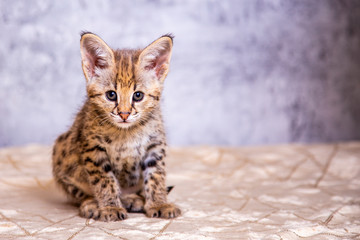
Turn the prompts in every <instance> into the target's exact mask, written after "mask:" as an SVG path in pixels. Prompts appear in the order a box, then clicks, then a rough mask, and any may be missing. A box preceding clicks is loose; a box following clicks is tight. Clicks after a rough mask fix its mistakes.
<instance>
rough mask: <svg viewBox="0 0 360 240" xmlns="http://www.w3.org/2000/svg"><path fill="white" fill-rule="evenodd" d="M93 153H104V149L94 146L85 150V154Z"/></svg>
mask: <svg viewBox="0 0 360 240" xmlns="http://www.w3.org/2000/svg"><path fill="white" fill-rule="evenodd" d="M93 151H100V152H106V150H105V148H103V147H101V146H100V145H95V146H94V147H92V148H88V149H85V152H93Z"/></svg>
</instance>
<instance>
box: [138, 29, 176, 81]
mask: <svg viewBox="0 0 360 240" xmlns="http://www.w3.org/2000/svg"><path fill="white" fill-rule="evenodd" d="M172 45H173V37H172V36H171V35H165V36H162V37H160V38H159V39H157V40H155V41H154V42H153V43H151V44H150V45H149V46H147V47H146V48H145V49H144V50H143V51H142V52H141V53H140V56H139V62H138V64H139V67H140V71H145V72H147V73H149V74H151V75H155V77H156V79H158V80H159V81H161V82H163V81H164V79H165V77H166V75H167V74H168V72H169V64H170V58H171V49H172Z"/></svg>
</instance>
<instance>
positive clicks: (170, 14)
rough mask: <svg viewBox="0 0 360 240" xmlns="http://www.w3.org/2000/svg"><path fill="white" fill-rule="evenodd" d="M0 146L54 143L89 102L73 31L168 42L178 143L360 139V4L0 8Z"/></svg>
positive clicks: (170, 109)
mask: <svg viewBox="0 0 360 240" xmlns="http://www.w3.org/2000/svg"><path fill="white" fill-rule="evenodd" d="M0 29H1V33H0V43H1V44H0V146H7V145H19V144H26V143H30V142H39V143H48V144H50V143H52V142H53V140H54V139H55V137H56V136H57V135H58V134H60V133H61V132H63V131H65V130H66V129H67V128H68V127H69V126H70V125H71V123H72V120H73V117H74V115H75V113H76V111H77V109H78V108H79V107H80V105H81V103H82V102H83V100H84V98H85V80H84V77H83V75H82V71H81V67H80V53H79V38H80V37H79V32H80V31H82V30H88V31H92V32H94V33H97V34H98V35H100V36H101V37H102V38H103V39H104V40H105V41H106V42H107V43H108V44H109V45H110V46H112V47H115V48H116V47H144V46H146V45H147V44H148V43H150V42H151V41H152V40H154V39H156V38H157V37H159V36H161V35H162V34H164V33H168V32H172V33H173V34H174V35H175V36H176V38H175V45H174V53H173V59H172V65H171V72H170V74H169V76H168V78H167V81H166V86H165V88H166V89H165V92H164V95H165V99H164V102H163V110H164V113H165V120H166V126H167V129H168V138H169V141H170V143H171V144H173V145H179V144H180V145H183V144H185V145H186V144H229V145H240V144H268V143H284V142H319V141H321V142H329V141H341V140H354V139H360V126H359V122H360V1H357V0H354V1H348V0H339V1H335V0H334V1H330V0H329V1H325V0H317V1H313V0H289V1H285V0H284V1H282V0H273V1H270V0H269V1H260V0H239V1H236V0H233V1H231V0H222V1H216V0H209V1H205V0H198V1H196V0H181V1H180V0H179V1H171V0H152V1H150V0H149V1H145V0H133V1H126V0H122V1H112V0H102V1H85V0H78V1H76V0H64V1H43V0H31V1H27V0H22V1H11V0H8V1H6V0H2V1H0Z"/></svg>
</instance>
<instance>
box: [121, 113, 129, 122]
mask: <svg viewBox="0 0 360 240" xmlns="http://www.w3.org/2000/svg"><path fill="white" fill-rule="evenodd" d="M119 115H120V117H121V119H122V120H124V121H126V119H128V117H129V115H130V112H120V113H119Z"/></svg>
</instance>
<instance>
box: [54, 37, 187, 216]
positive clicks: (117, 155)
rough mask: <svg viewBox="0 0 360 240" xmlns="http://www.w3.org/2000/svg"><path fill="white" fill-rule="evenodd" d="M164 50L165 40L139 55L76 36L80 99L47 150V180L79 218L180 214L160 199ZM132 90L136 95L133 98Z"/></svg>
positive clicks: (163, 191) (168, 41)
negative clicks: (83, 95) (75, 205)
mask: <svg viewBox="0 0 360 240" xmlns="http://www.w3.org/2000/svg"><path fill="white" fill-rule="evenodd" d="M171 49H172V36H170V35H165V36H162V37H160V38H159V39H157V40H156V41H154V42H153V43H151V44H150V45H149V46H147V47H146V48H144V49H142V50H112V49H111V48H110V47H109V46H108V45H107V44H106V43H105V42H104V41H103V40H102V39H101V38H99V37H98V36H96V35H95V34H92V33H84V34H82V36H81V41H80V50H81V57H82V68H83V71H84V75H85V78H86V89H87V96H88V97H87V100H86V102H85V103H84V106H83V107H82V109H81V110H80V112H79V113H78V114H77V116H76V119H75V121H74V124H73V125H72V127H71V128H70V129H69V131H67V132H66V133H64V134H62V135H60V136H59V137H58V138H57V140H56V142H55V145H54V148H53V175H54V177H55V180H56V182H57V183H58V185H59V186H61V188H62V189H63V190H64V191H65V192H66V194H67V195H68V196H69V197H70V198H71V199H72V200H73V201H75V202H76V203H78V204H79V206H80V215H81V216H82V217H85V218H93V219H96V220H101V221H117V220H123V219H125V218H126V217H127V212H128V211H133V212H145V213H146V215H147V216H149V217H162V218H173V217H177V216H179V215H180V213H181V211H180V209H179V208H178V207H177V206H175V205H174V204H171V203H168V201H167V188H166V185H165V176H166V172H165V158H166V148H167V146H166V139H165V133H164V126H163V120H162V115H161V111H160V105H159V101H160V99H161V92H162V89H163V82H164V79H165V77H166V75H167V73H168V69H169V61H170V58H171ZM137 92H140V93H142V94H139V93H138V94H137V98H136V97H134V94H135V93H137ZM114 93H115V95H114ZM114 96H116V97H114ZM141 97H142V98H141ZM140 98H141V99H140ZM139 99H140V101H139Z"/></svg>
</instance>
